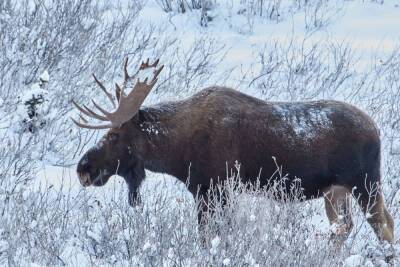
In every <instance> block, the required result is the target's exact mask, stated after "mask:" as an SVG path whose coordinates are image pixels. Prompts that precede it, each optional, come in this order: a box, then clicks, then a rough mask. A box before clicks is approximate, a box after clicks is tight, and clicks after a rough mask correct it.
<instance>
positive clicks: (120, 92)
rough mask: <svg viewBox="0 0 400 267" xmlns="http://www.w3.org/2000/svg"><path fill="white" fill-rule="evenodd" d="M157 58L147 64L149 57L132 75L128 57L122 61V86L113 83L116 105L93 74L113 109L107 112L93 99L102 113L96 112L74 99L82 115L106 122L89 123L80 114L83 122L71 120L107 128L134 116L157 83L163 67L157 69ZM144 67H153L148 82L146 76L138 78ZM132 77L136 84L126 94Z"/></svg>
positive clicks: (85, 126)
mask: <svg viewBox="0 0 400 267" xmlns="http://www.w3.org/2000/svg"><path fill="white" fill-rule="evenodd" d="M158 62H159V60H158V59H157V60H156V61H155V62H154V63H153V64H151V65H150V64H149V59H147V61H146V62H142V64H141V65H140V67H139V69H138V71H137V72H136V73H135V74H134V75H129V73H128V58H126V59H125V62H124V82H123V83H122V86H119V85H118V84H116V85H115V88H116V89H115V96H116V98H117V100H118V106H117V105H116V104H115V101H114V98H113V96H112V95H111V94H110V93H109V92H108V91H107V89H106V87H105V86H104V85H103V84H102V83H101V82H100V81H99V80H98V79H97V77H96V76H95V75H94V74H93V78H94V80H95V82H96V83H97V84H98V85H99V87H100V88H101V90H102V91H103V92H104V93H105V94H106V96H107V98H108V99H109V100H110V102H111V104H112V105H113V107H114V108H115V110H114V111H112V112H109V111H106V110H105V109H103V108H102V107H100V106H99V105H98V104H97V103H96V102H95V101H94V100H93V99H92V103H93V105H94V106H95V107H96V108H97V109H98V110H99V111H100V112H101V113H102V115H101V114H98V113H96V112H94V111H93V110H91V109H89V108H88V107H87V106H86V105H82V106H80V105H78V104H77V103H76V102H75V101H74V100H72V103H73V104H74V106H75V107H76V108H77V109H78V110H79V111H80V112H81V113H82V114H84V115H86V116H88V117H92V118H94V119H97V120H100V121H104V122H108V123H106V124H100V125H89V124H88V122H87V120H86V119H85V118H84V117H83V116H82V115H79V116H80V118H81V120H82V121H83V123H81V122H78V121H76V120H75V119H73V118H71V119H72V121H73V122H74V123H75V124H76V125H78V126H79V127H82V128H87V129H107V128H117V127H120V126H121V125H122V124H123V123H125V122H127V121H129V120H130V119H131V118H133V116H135V115H136V114H137V113H138V111H139V108H140V106H141V105H142V103H143V102H144V100H145V99H146V97H147V95H148V94H149V93H150V91H151V89H152V88H153V87H154V85H155V84H156V83H157V80H158V79H157V77H158V75H159V74H160V72H161V71H162V69H163V68H164V65H162V66H161V67H160V68H158V69H157V64H158ZM146 69H154V71H153V78H152V79H151V81H150V83H147V81H148V78H146V79H145V80H144V81H143V82H141V81H140V80H139V77H138V76H139V74H140V72H141V71H143V70H146ZM132 79H136V84H135V86H134V87H133V89H132V90H131V92H130V93H129V94H128V95H126V94H125V91H126V88H127V86H128V83H129V81H131V80H132Z"/></svg>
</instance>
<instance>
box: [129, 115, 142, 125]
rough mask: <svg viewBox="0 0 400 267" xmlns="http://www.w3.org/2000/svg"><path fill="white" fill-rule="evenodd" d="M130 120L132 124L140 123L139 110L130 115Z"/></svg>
mask: <svg viewBox="0 0 400 267" xmlns="http://www.w3.org/2000/svg"><path fill="white" fill-rule="evenodd" d="M131 122H132V123H133V124H134V125H138V124H140V122H141V120H140V112H138V113H136V115H135V116H133V117H132V119H131Z"/></svg>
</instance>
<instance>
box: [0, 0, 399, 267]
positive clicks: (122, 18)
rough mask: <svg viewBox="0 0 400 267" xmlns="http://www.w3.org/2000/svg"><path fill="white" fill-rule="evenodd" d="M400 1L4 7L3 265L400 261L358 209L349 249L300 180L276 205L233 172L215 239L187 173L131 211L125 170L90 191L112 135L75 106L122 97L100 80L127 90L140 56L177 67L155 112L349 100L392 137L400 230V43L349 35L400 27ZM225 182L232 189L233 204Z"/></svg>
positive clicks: (165, 181)
mask: <svg viewBox="0 0 400 267" xmlns="http://www.w3.org/2000/svg"><path fill="white" fill-rule="evenodd" d="M398 5H399V2H398V1H397V2H396V1H361V0H360V1H358V0H354V1H344V0H316V1H306V0H304V1H303V0H292V1H282V0H271V1H266V0H255V1H253V0H251V1H250V0H249V1H248V0H243V1H236V0H234V1H230V0H218V1H214V0H211V1H210V0H191V1H183V0H177V1H172V0H155V1H152V0H149V1H142V0H132V1H130V0H123V1H92V0H82V1H80V0H66V1H56V0H35V1H33V0H20V1H11V0H3V1H0V136H1V138H0V214H1V216H0V265H10V266H13V265H36V266H48V265H57V266H63V265H73V266H76V265H78V264H79V265H82V264H84V265H115V264H116V265H126V266H128V265H133V266H136V265H137V266H196V265H198V266H210V265H211V266H265V265H267V266H336V265H346V266H374V265H376V266H386V265H387V263H386V262H385V258H387V256H390V255H394V254H396V253H397V255H399V254H400V245H399V241H397V242H396V244H395V245H394V246H393V247H391V246H390V245H388V244H381V243H379V242H378V241H377V240H376V237H375V235H374V234H373V232H372V229H371V228H370V227H369V225H368V224H367V223H366V221H365V219H364V217H363V216H361V213H360V211H359V208H358V207H356V206H355V207H354V213H355V216H354V217H355V218H354V220H355V227H354V229H353V231H352V233H351V235H350V238H349V239H348V240H347V241H346V242H345V244H344V245H343V246H342V247H339V246H337V244H336V243H335V242H332V241H330V235H331V233H332V231H333V230H332V229H331V228H330V227H329V225H328V222H327V218H326V216H325V214H324V210H323V202H322V201H321V200H314V201H308V202H301V203H300V202H299V201H296V200H299V199H301V198H302V195H301V189H300V188H299V185H298V184H295V185H293V191H292V192H290V194H288V195H287V197H286V198H285V199H283V200H282V201H276V200H274V199H273V196H274V195H276V194H281V193H282V189H281V188H280V187H279V185H278V186H276V187H274V189H270V190H268V191H267V190H265V189H262V188H258V187H257V185H253V186H250V187H248V186H243V185H242V184H240V182H239V181H238V178H239V177H237V176H236V173H237V172H236V171H237V170H227V173H228V177H230V179H229V182H228V183H227V184H225V185H218V186H216V187H215V188H214V190H213V192H211V194H212V195H213V196H214V198H213V199H214V200H213V203H212V207H213V209H214V210H215V214H214V215H209V216H208V217H207V218H206V223H205V227H204V229H202V234H199V229H198V224H197V213H196V206H197V203H198V200H196V199H193V198H192V197H191V196H190V195H189V194H188V193H187V192H186V190H185V185H183V184H181V183H178V182H177V181H176V180H175V179H173V178H171V177H167V176H163V175H156V174H153V173H147V176H148V178H147V181H146V183H145V185H144V186H143V188H142V189H141V195H142V199H143V203H142V204H141V205H140V206H139V207H137V208H131V207H129V206H128V202H127V192H126V188H125V186H124V184H123V183H122V181H121V180H122V179H120V178H118V177H115V178H114V179H113V181H112V182H110V183H109V184H107V185H106V186H105V188H88V189H83V188H81V187H80V186H79V185H78V180H77V178H76V176H75V174H74V168H75V165H76V163H77V161H78V160H79V158H80V156H81V155H82V154H83V153H84V152H85V151H86V150H87V149H88V148H90V147H91V146H92V145H94V144H95V142H96V141H97V140H99V138H100V137H101V136H102V134H103V132H101V131H89V130H83V129H78V128H77V127H75V126H74V125H73V124H72V122H71V120H70V119H69V117H70V116H76V111H74V110H73V106H72V105H71V99H72V98H74V99H75V100H76V101H77V102H80V103H89V100H90V98H93V99H95V100H96V102H97V103H102V104H106V103H108V102H107V99H106V98H105V97H104V96H103V95H102V94H99V93H98V92H99V91H98V89H97V88H96V86H95V83H94V82H93V79H92V77H91V73H96V75H97V77H99V79H100V80H102V81H105V84H107V85H108V86H109V88H112V87H113V84H114V83H115V82H116V81H121V79H122V74H123V72H122V63H123V59H124V58H125V57H127V56H129V58H130V66H131V67H132V68H134V67H135V66H137V65H138V63H139V62H140V61H141V60H142V59H145V58H147V57H150V58H161V62H162V63H163V64H165V69H164V71H163V72H162V74H161V77H160V79H159V82H158V84H157V85H156V88H155V89H154V90H153V92H152V94H151V95H150V96H149V98H148V99H147V100H146V103H145V104H147V105H150V104H156V103H158V102H161V101H167V100H174V99H181V98H184V97H186V96H189V95H191V94H193V93H194V92H196V91H198V90H200V89H202V88H204V87H206V86H209V85H214V84H219V85H227V86H231V87H233V88H235V89H238V90H241V91H243V92H246V93H248V94H251V95H254V96H257V97H259V98H261V99H264V100H280V101H282V100H285V101H298V100H311V99H321V98H324V99H336V100H344V101H346V102H349V103H352V104H355V105H357V106H359V107H360V108H362V109H363V110H365V111H366V112H367V113H368V114H369V115H371V116H372V117H373V118H374V119H375V121H376V122H377V123H378V125H379V127H380V129H381V138H382V174H383V177H382V178H383V183H384V184H383V186H384V194H385V196H386V202H387V204H388V208H389V210H390V213H391V214H392V215H393V217H394V219H395V228H396V229H398V228H399V227H400V178H399V173H400V164H399V162H400V135H399V132H400V123H399V122H400V95H399V94H400V93H399V92H400V50H399V49H400V48H399V44H400V43H398V35H397V36H386V39H385V40H379V41H381V42H374V40H369V39H368V38H366V39H362V38H361V41H360V40H357V39H351V38H347V37H346V36H344V35H343V34H341V31H342V30H343V29H341V26H340V22H341V21H344V22H343V23H344V24H346V25H347V26H348V25H352V24H351V23H352V22H353V20H352V19H353V16H360V14H362V16H365V17H368V16H371V12H372V13H373V12H377V13H378V14H379V15H380V16H381V17H380V18H381V19H383V17H385V16H386V15H387V16H388V19H387V20H386V25H384V26H385V27H388V28H389V29H390V28H391V27H392V28H395V29H397V28H398V25H399V24H397V25H392V24H393V23H394V24H395V23H400V22H399V20H395V19H391V18H392V17H389V16H390V14H392V13H396V12H397V13H396V14H397V16H398V12H399V11H400V10H399V7H398ZM371 10H372V11H371ZM379 12H380V13H379ZM372 18H374V19H377V18H376V17H373V16H372ZM354 21H356V20H354ZM384 21H385V20H384ZM373 26H374V25H373ZM373 26H372V27H373ZM362 27H363V26H362ZM366 27H371V25H369V26H366ZM376 27H379V26H376ZM342 28H343V27H342ZM376 31H377V32H379V31H380V29H379V28H376ZM338 32H339V33H338ZM389 32H390V31H389ZM392 32H393V31H392ZM368 33H369V32H368V31H367V33H366V35H368ZM363 37H366V36H363ZM367 37H368V36H367ZM378 38H379V37H378ZM390 38H393V39H390ZM396 38H397V39H396ZM393 40H397V43H396V41H393ZM375 41H376V40H375ZM368 42H370V44H371V45H370V46H369V45H366V43H368ZM277 170H278V171H277V173H275V174H274V175H279V176H280V177H282V179H284V177H285V166H279V162H278V165H277ZM221 187H224V188H225V190H227V191H228V199H227V208H226V209H224V210H223V209H221V201H220V200H219V199H220V198H219V197H218V195H219V194H220V192H221ZM396 236H398V234H397V232H396ZM397 257H399V256H395V258H394V261H396V260H397V264H398V263H399V260H398V259H397ZM394 264H395V263H394Z"/></svg>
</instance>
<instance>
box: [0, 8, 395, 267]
mask: <svg viewBox="0 0 400 267" xmlns="http://www.w3.org/2000/svg"><path fill="white" fill-rule="evenodd" d="M174 3H175V2H174ZM249 3H250V1H239V0H233V1H225V0H224V1H218V2H215V4H214V5H213V6H212V9H211V10H210V11H209V15H210V16H211V17H212V21H210V22H209V24H208V27H207V28H204V27H201V26H200V25H199V18H200V13H199V11H198V10H193V11H188V12H186V13H185V14H181V13H178V11H177V9H178V8H177V7H176V6H173V12H171V13H166V12H164V11H162V9H161V7H160V6H159V5H158V4H157V2H156V1H147V2H146V3H144V8H143V9H142V10H141V11H140V13H139V17H140V20H141V22H142V23H143V24H146V25H157V26H160V27H163V28H164V34H165V35H167V36H168V35H169V36H171V37H175V38H177V39H178V40H179V41H180V47H179V51H187V49H188V48H189V47H190V46H191V45H192V44H193V41H194V40H196V39H197V38H199V37H201V36H208V37H214V38H216V39H217V41H218V43H219V44H223V45H225V47H226V49H225V50H223V51H221V52H220V54H223V53H226V57H225V59H224V61H223V62H222V63H220V64H219V65H218V66H217V69H218V72H220V73H224V72H225V71H227V70H230V69H233V72H232V74H231V76H230V77H231V78H230V79H228V80H227V81H226V82H224V84H223V85H226V86H232V87H234V88H237V89H239V90H242V91H245V92H246V93H249V94H252V95H255V96H260V93H259V92H258V91H257V90H255V89H254V88H250V87H247V86H244V87H242V86H241V84H240V82H241V78H242V77H243V72H246V73H247V72H251V71H253V72H254V73H255V74H257V73H258V71H259V69H260V65H259V64H258V65H257V64H255V65H253V64H254V63H255V62H256V61H257V60H258V55H259V53H260V52H261V51H263V49H264V48H265V47H266V46H267V45H269V44H271V43H273V42H274V41H277V42H279V43H280V44H287V45H289V44H290V43H291V42H294V43H295V44H300V45H302V43H303V42H304V46H311V45H312V44H313V42H318V41H319V40H330V41H333V42H342V41H343V40H344V41H345V42H346V43H348V44H349V45H350V47H351V48H352V49H353V51H355V52H356V53H357V56H358V57H360V61H359V63H357V64H359V65H358V66H357V67H359V70H363V69H365V68H369V67H370V66H371V63H372V61H373V59H374V57H380V56H383V55H387V54H388V53H390V52H391V51H392V50H393V49H395V48H396V47H398V46H399V40H400V34H399V30H398V29H399V27H400V15H399V12H400V8H399V1H395V0H387V1H384V3H383V4H377V3H375V1H345V2H344V8H343V11H340V12H339V14H338V15H337V16H335V19H334V20H333V21H332V22H331V23H330V24H329V25H328V26H326V27H323V29H322V30H321V31H316V32H315V33H312V34H311V32H310V31H309V30H307V29H306V27H305V21H304V17H305V14H304V12H302V11H293V10H291V9H290V8H289V7H290V3H291V1H282V3H283V7H282V10H283V12H282V18H281V19H280V20H279V22H277V21H276V20H269V19H267V18H259V17H256V16H247V15H246V14H243V13H242V14H238V12H239V11H241V12H243V10H244V9H245V8H246V7H248V6H246V5H249ZM32 8H33V7H32ZM8 18H9V15H8V14H5V13H1V12H0V22H2V20H7V19H8ZM94 23H95V20H93V19H91V18H87V19H86V20H83V21H82V24H83V25H82V26H83V27H84V28H85V29H87V30H88V29H89V28H90V27H92V25H93V24H94ZM27 30H29V29H27V28H26V29H21V32H23V31H27ZM0 42H1V41H0ZM185 49H186V50H185ZM153 52H154V51H147V52H146V53H148V54H145V55H143V59H146V57H145V56H149V57H150V58H151V57H152V56H153V54H152V53H153ZM9 56H10V57H12V56H13V55H12V54H11V55H9ZM121 57H122V56H121ZM151 60H152V59H150V61H151ZM168 60H169V58H168V55H167V56H165V57H164V58H161V62H160V64H161V63H162V64H165V65H166V69H164V70H163V72H162V73H161V76H162V75H167V74H164V73H168V72H167V68H168ZM29 61H30V59H29V58H25V57H24V58H23V59H22V60H21V64H27V63H28V62H29ZM150 63H152V62H150ZM182 63H184V62H182ZM41 70H44V71H42V73H41V74H40V75H39V77H38V78H39V80H41V81H42V82H50V74H49V72H50V73H51V76H52V77H51V81H53V80H54V74H53V72H52V70H51V69H50V68H49V69H46V67H45V68H41ZM154 71H155V69H154V68H150V69H146V70H142V71H140V72H139V73H138V78H139V79H140V81H144V80H145V79H146V78H148V79H151V77H152V76H153V73H154ZM82 75H83V74H82ZM164 77H166V76H164ZM160 80H161V78H160ZM216 80H217V81H218V82H220V80H218V79H216ZM50 83H51V82H50ZM82 83H84V82H82ZM209 83H210V85H211V84H213V83H215V81H214V80H212V81H211V80H210V81H209ZM27 88H28V89H27V90H24V93H23V94H22V95H21V96H20V101H21V102H22V103H24V102H26V101H28V100H29V99H31V98H32V96H35V97H37V96H39V95H44V96H48V95H49V94H50V92H49V91H48V90H46V89H44V88H43V87H42V86H41V84H40V83H39V82H33V83H32V85H29V86H27ZM60 88H62V86H61V85H60ZM1 90H3V88H1ZM61 91H62V90H60V92H61ZM51 93H53V92H51ZM63 97H65V98H68V97H69V96H68V97H67V96H64V95H63ZM175 97H176V98H182V97H183V96H180V95H176V96H175ZM280 97H282V96H280V95H279V92H278V96H277V98H278V99H279V100H288V99H280ZM4 100H5V99H1V98H0V106H3V105H4V104H3V103H5V102H4ZM162 100H163V99H162ZM46 105H47V104H46ZM47 108H48V106H45V107H44V108H43V109H45V110H46V109H47ZM171 108H173V107H171ZM275 108H276V111H277V113H279V114H281V116H282V117H284V118H285V120H286V121H287V123H288V125H290V126H291V127H292V129H293V132H294V134H295V135H296V136H300V137H303V136H304V137H306V138H308V139H313V138H315V136H317V135H318V133H319V131H320V130H326V129H329V127H331V121H330V120H329V113H330V111H329V110H324V111H322V112H320V111H319V110H313V109H309V110H308V112H307V113H306V114H299V113H298V112H297V111H293V110H291V109H290V108H286V106H278V105H277V106H275ZM0 112H1V113H0V115H3V114H2V112H3V111H2V110H0ZM49 114H50V113H49ZM25 115H26V110H25V107H23V106H20V107H18V108H17V109H16V110H15V111H14V114H13V116H14V117H16V118H17V119H21V118H23V116H25ZM49 116H50V115H49ZM52 116H53V115H51V116H50V117H52ZM306 118H309V119H306ZM142 126H143V128H142V129H143V130H144V131H147V132H148V133H150V134H154V135H158V134H159V133H160V129H158V128H157V125H155V124H150V125H142ZM316 126H317V127H316ZM72 131H75V130H72ZM74 133H76V132H74ZM94 139H95V138H94V137H93V138H92V139H89V140H91V141H88V142H93V140H94ZM100 144H101V142H100ZM99 148H100V146H98V147H97V149H99ZM44 149H45V148H44ZM397 150H399V149H398V148H397V147H395V148H394V153H395V154H396V151H397ZM85 151H86V150H85V149H84V150H83V151H82V153H84V152H85ZM35 153H37V152H35ZM35 153H32V155H33V156H34V158H39V156H35V155H36V154H35ZM49 154H51V153H50V152H49ZM80 156H82V154H81V155H79V153H78V155H76V159H75V165H72V166H71V165H68V166H65V167H60V166H52V165H51V163H50V162H49V161H43V162H42V163H41V165H39V166H38V169H39V171H38V172H37V173H36V174H35V179H34V180H33V184H32V187H31V189H32V190H33V191H39V192H47V191H48V190H49V188H50V189H51V190H54V191H55V192H58V191H63V190H66V191H70V192H71V194H72V195H73V196H77V195H79V194H81V193H82V192H83V193H84V194H87V195H90V196H91V197H93V198H94V199H96V200H98V201H101V202H102V203H103V205H107V203H110V202H111V201H113V199H115V195H116V194H120V193H121V192H122V193H127V188H126V185H125V182H124V181H123V179H122V178H121V177H119V176H113V177H111V179H110V182H108V183H107V184H106V185H105V186H103V187H88V188H83V187H82V186H81V184H80V183H79V179H78V177H77V174H76V170H75V168H76V163H77V160H78V159H79V157H80ZM382 168H385V166H383V167H382ZM141 193H142V195H144V198H145V201H147V203H149V206H151V204H152V201H155V200H154V199H153V196H154V195H161V194H166V193H169V194H170V196H169V197H170V198H171V199H172V200H173V202H172V203H175V204H176V206H179V203H181V202H185V201H192V197H191V195H190V194H189V193H188V192H187V190H186V188H185V186H184V185H183V184H182V183H178V182H177V181H176V179H175V178H174V177H170V176H168V175H165V174H155V173H151V172H147V178H146V181H145V183H144V184H143V186H142V188H141ZM398 195H399V194H398V193H397V196H398ZM29 197H30V194H29V191H27V192H26V194H24V196H23V199H24V200H28V199H29ZM394 197H395V196H394ZM397 198H398V197H397ZM271 205H274V206H272V208H273V209H274V211H275V213H276V214H279V213H281V212H284V211H283V210H282V208H281V207H279V206H278V205H275V203H271ZM307 205H310V206H308V207H314V208H315V210H316V211H315V213H313V214H312V216H311V217H310V215H309V214H304V217H307V218H308V222H309V224H310V228H313V229H316V230H315V231H314V232H313V233H312V234H310V236H309V238H307V239H306V243H307V244H306V245H307V246H309V245H311V244H313V242H315V239H317V238H319V237H318V236H319V235H320V236H323V237H322V239H323V238H325V237H326V236H327V235H329V234H330V233H331V231H335V230H336V229H335V227H334V226H333V227H330V226H329V223H328V220H327V218H326V215H325V214H324V213H325V211H324V208H323V200H321V199H319V200H316V201H313V202H310V203H309V204H307ZM246 208H247V207H246ZM246 208H245V209H246ZM252 212H253V213H251V214H250V216H249V217H248V219H249V220H250V221H251V222H257V221H259V219H260V218H259V216H258V214H257V213H255V212H254V211H252ZM370 216H371V215H370V214H369V213H368V214H367V216H366V217H367V218H369V217H370ZM395 220H396V226H398V225H399V220H398V218H395ZM28 226H29V227H30V228H31V229H33V228H39V227H40V224H38V222H37V221H36V220H32V221H31V223H30V224H29V225H28ZM397 228H398V227H397ZM97 230H99V229H97ZM97 230H96V228H95V227H94V228H93V229H88V230H87V232H86V234H87V235H88V236H89V237H91V238H93V239H95V240H98V241H99V240H101V238H102V237H101V232H98V231H97ZM359 230H360V232H361V233H366V236H369V237H371V236H372V230H371V229H370V227H369V226H368V225H367V224H362V225H361V226H360V228H359ZM1 231H2V229H1V227H0V234H1V233H2V232H1ZM274 231H275V232H274V233H261V235H262V236H265V239H271V238H273V235H277V236H281V235H282V233H284V232H285V229H283V228H282V226H281V225H279V224H278V225H275V226H274ZM131 235H132V233H130V232H129V230H128V229H125V230H124V231H123V236H124V238H125V239H129V237H131ZM223 238H224V237H219V236H215V237H214V238H212V240H211V248H210V250H209V251H210V253H211V254H212V255H217V254H218V253H220V254H221V255H222V253H223V251H222V249H221V247H222V246H221V239H222V240H223ZM351 238H352V237H351V236H350V241H349V242H350V246H351V253H353V252H355V253H356V254H354V255H351V256H349V257H347V258H346V259H345V261H344V263H343V264H344V265H345V266H349V267H353V266H369V265H371V264H373V263H372V262H371V261H370V260H368V259H365V255H361V253H360V251H362V249H363V247H364V246H365V244H366V241H368V242H375V241H370V239H372V238H370V239H368V240H367V239H366V240H359V239H360V238H358V239H357V240H356V241H354V240H353V239H351ZM279 240H283V241H284V240H285V239H284V237H281V238H280V239H279ZM351 242H354V244H353V243H351ZM8 246H9V244H8V243H7V242H6V241H4V240H0V250H6V249H7V247H8ZM156 246H157V244H155V243H154V244H153V243H151V241H150V240H143V244H142V247H139V248H141V249H142V250H143V251H151V250H153V248H155V247H156ZM171 251H172V252H170V253H169V254H170V255H171V256H174V253H173V252H174V250H171ZM135 253H136V252H135ZM266 253H267V254H268V251H267V252H266ZM61 256H62V258H63V259H68V261H69V262H68V264H69V265H71V266H74V265H75V266H76V265H78V264H79V265H87V266H90V265H93V261H92V260H91V259H90V258H88V256H87V254H84V253H83V252H82V249H81V248H80V247H79V246H75V245H72V244H68V245H67V246H66V248H65V249H64V250H63V252H62V254H61ZM233 256H234V255H223V258H222V259H223V261H222V265H224V266H230V265H231V263H232V262H234V258H233ZM134 257H136V256H132V259H133V258H134ZM110 258H111V261H113V262H114V261H118V260H120V261H118V264H121V265H124V264H123V260H121V259H118V258H117V257H116V256H115V255H113V256H112V257H110ZM132 261H134V260H132ZM247 261H248V263H249V264H253V265H256V263H255V261H254V259H253V258H252V256H251V255H250V254H249V255H248V257H247ZM188 262H190V259H189V260H188ZM378 262H379V260H378ZM128 264H129V263H126V262H125V265H128ZM219 264H221V262H220V263H219ZM381 264H382V265H383V264H384V263H382V262H381ZM26 265H32V266H34V265H36V266H39V265H38V264H36V263H34V262H26ZM261 265H262V264H261ZM371 266H372V265H371Z"/></svg>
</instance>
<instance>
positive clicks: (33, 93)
mask: <svg viewBox="0 0 400 267" xmlns="http://www.w3.org/2000/svg"><path fill="white" fill-rule="evenodd" d="M48 82H49V77H48V73H47V72H44V73H43V74H42V75H41V76H40V78H39V82H37V83H34V84H33V85H32V86H31V88H30V90H27V91H25V92H24V95H22V96H19V97H18V102H17V105H18V106H17V110H16V118H14V119H13V120H14V127H13V128H14V130H16V131H17V132H31V133H36V132H37V131H38V130H39V129H42V128H43V127H44V126H45V125H46V121H47V117H48V116H49V113H50V112H51V106H50V105H49V98H50V97H49V92H48V91H47V90H46V89H45V87H46V84H47V83H48Z"/></svg>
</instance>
